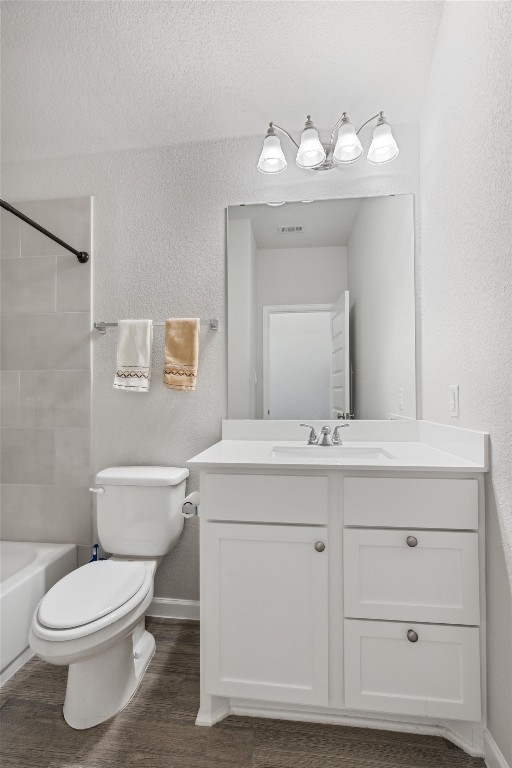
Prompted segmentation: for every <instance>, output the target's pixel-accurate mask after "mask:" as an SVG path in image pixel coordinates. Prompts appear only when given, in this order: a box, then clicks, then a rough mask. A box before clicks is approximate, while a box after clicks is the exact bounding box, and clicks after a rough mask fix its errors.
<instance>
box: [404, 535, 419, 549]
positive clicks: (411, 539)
mask: <svg viewBox="0 0 512 768" xmlns="http://www.w3.org/2000/svg"><path fill="white" fill-rule="evenodd" d="M406 542H407V546H408V547H417V546H418V539H417V538H416V536H408V537H407V538H406Z"/></svg>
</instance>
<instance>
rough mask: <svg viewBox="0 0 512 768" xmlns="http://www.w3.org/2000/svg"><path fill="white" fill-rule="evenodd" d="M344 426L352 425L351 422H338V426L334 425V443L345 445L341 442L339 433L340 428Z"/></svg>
mask: <svg viewBox="0 0 512 768" xmlns="http://www.w3.org/2000/svg"><path fill="white" fill-rule="evenodd" d="M344 427H350V424H338V425H337V426H336V427H334V432H333V433H332V444H333V445H343V443H342V442H341V437H340V435H339V430H340V429H343V428H344Z"/></svg>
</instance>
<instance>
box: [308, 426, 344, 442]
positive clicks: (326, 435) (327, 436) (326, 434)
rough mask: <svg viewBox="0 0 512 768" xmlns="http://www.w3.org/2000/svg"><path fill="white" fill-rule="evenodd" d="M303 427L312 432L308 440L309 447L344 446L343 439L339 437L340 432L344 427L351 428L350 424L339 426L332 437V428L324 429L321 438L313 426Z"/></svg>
mask: <svg viewBox="0 0 512 768" xmlns="http://www.w3.org/2000/svg"><path fill="white" fill-rule="evenodd" d="M300 426H301V427H307V428H308V429H310V430H311V432H310V433H309V438H308V445H324V446H325V445H342V444H343V443H342V442H341V437H340V435H339V430H340V429H343V427H350V424H337V425H336V426H335V427H334V431H333V433H332V437H331V428H330V427H327V426H325V427H322V429H321V430H320V436H318V435H317V433H316V431H315V428H314V427H312V426H311V424H301V425H300Z"/></svg>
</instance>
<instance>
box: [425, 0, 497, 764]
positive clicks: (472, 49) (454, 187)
mask: <svg viewBox="0 0 512 768" xmlns="http://www.w3.org/2000/svg"><path fill="white" fill-rule="evenodd" d="M511 40H512V4H510V3H502V2H491V3H488V2H472V3H458V2H453V3H445V8H444V14H443V18H442V21H441V27H440V32H439V39H438V45H437V50H436V53H435V56H434V61H433V67H432V72H431V77H430V82H429V86H428V90H427V94H426V98H425V103H424V111H423V117H422V122H421V129H420V130H421V133H420V142H421V203H420V204H421V244H422V254H421V271H422V277H421V312H422V318H421V320H422V348H423V360H422V371H423V376H422V379H423V380H422V385H423V416H424V418H426V419H430V420H433V421H439V422H447V423H448V422H449V423H451V424H454V425H455V424H460V426H462V427H471V428H475V429H483V430H488V431H489V432H490V434H491V446H492V473H491V475H490V476H489V477H488V481H487V495H486V501H487V504H486V524H487V601H488V604H487V608H488V612H487V620H488V635H487V650H488V710H489V711H488V722H489V730H490V731H491V733H492V735H493V736H494V739H495V740H496V742H497V743H498V746H499V747H500V749H501V751H502V753H503V755H504V756H505V758H506V759H507V761H508V764H509V765H512V729H511V724H512V594H511V593H512V590H511V579H512V424H511V407H512V258H511V257H512V253H511V249H512V53H511ZM449 384H459V385H460V418H458V419H450V418H449V416H448V385H449Z"/></svg>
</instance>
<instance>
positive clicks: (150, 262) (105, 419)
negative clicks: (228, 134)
mask: <svg viewBox="0 0 512 768" xmlns="http://www.w3.org/2000/svg"><path fill="white" fill-rule="evenodd" d="M393 130H394V132H395V136H396V138H397V141H398V142H399V144H400V147H401V152H400V156H399V157H398V158H397V160H396V161H395V162H394V163H391V164H389V165H387V166H384V167H383V168H376V167H375V166H371V165H369V164H368V163H367V162H366V161H365V160H364V159H362V160H361V161H360V162H359V163H355V164H354V165H353V166H349V167H347V168H343V169H340V170H335V171H332V172H329V173H319V174H312V173H306V172H305V171H301V170H300V169H298V168H297V167H296V166H295V164H294V163H293V159H292V158H290V163H289V166H288V169H287V170H286V172H285V173H283V174H281V175H280V176H279V178H277V179H276V178H271V177H270V178H269V177H268V176H264V175H262V174H260V173H258V171H257V170H256V168H255V163H256V161H257V158H258V156H259V152H260V151H261V137H257V138H251V139H241V140H230V141H223V142H209V143H206V144H191V145H185V146H175V147H166V148H161V149H149V150H141V151H129V152H112V153H105V154H99V155H87V156H85V155H84V156H77V157H64V158H59V159H47V160H41V161H33V162H27V163H15V164H6V165H5V166H4V168H3V179H2V186H3V189H2V197H4V198H6V199H7V200H10V201H16V200H22V199H31V198H36V199H40V198H52V197H72V196H75V195H76V196H82V195H94V240H95V249H94V254H95V258H94V264H93V316H94V319H96V320H118V319H119V318H122V317H151V318H153V319H154V320H163V319H165V318H166V317H168V316H170V315H178V316H180V315H181V316H187V317H190V316H192V317H193V316H199V317H201V318H202V319H203V320H208V318H210V317H218V318H219V320H220V330H219V332H218V333H215V332H210V331H208V330H203V331H202V332H201V333H202V335H201V350H200V359H199V375H198V383H197V388H196V390H195V391H194V392H192V393H188V394H182V393H178V392H171V391H170V390H167V389H165V388H164V387H163V386H162V384H161V383H160V381H159V378H160V377H159V369H160V368H161V366H162V337H161V336H160V335H159V334H161V333H162V330H159V329H155V345H154V349H155V356H154V364H155V368H154V377H153V379H152V383H151V391H150V393H149V394H148V395H141V396H140V398H139V397H137V395H131V394H127V393H120V392H114V390H113V389H112V377H113V374H114V364H115V349H116V332H115V331H110V332H108V333H107V335H106V336H99V334H97V335H94V343H93V416H92V434H93V437H92V439H93V471H97V470H99V469H101V468H103V467H106V466H109V465H115V464H123V463H126V464H134V463H137V462H140V463H143V464H149V463H155V464H158V463H162V464H177V465H183V464H184V463H185V462H186V461H187V459H189V458H191V457H192V456H193V455H194V454H196V453H198V452H199V451H201V450H203V449H205V448H206V447H208V445H211V444H212V443H214V442H215V441H216V440H218V439H219V437H220V427H221V424H220V420H221V418H223V417H225V416H226V412H227V407H226V382H227V375H226V338H227V337H226V306H225V304H226V278H225V210H224V209H225V207H226V206H228V205H234V204H239V203H241V202H247V203H256V202H262V201H265V200H275V199H278V200H286V199H290V200H301V199H310V198H316V199H321V198H340V197H358V196H363V197H364V196H368V195H380V194H384V195H387V194H393V193H397V192H416V191H417V188H418V143H417V131H416V128H415V127H413V126H400V125H398V126H396V128H395V126H394V128H393ZM285 151H287V150H285ZM196 487H197V476H196V475H195V473H193V474H192V476H191V478H190V481H189V488H190V489H192V490H193V489H194V488H196ZM198 593H199V568H198V533H197V523H196V522H194V521H189V522H187V523H186V524H185V531H184V534H183V537H182V540H181V542H180V544H179V546H178V547H177V548H176V550H175V551H174V552H173V553H172V554H171V555H170V556H169V557H168V558H167V559H166V560H165V561H164V562H163V563H162V565H161V566H160V568H159V571H158V574H157V580H156V590H155V594H156V595H158V596H168V597H180V598H185V599H186V598H190V599H197V597H198Z"/></svg>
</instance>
